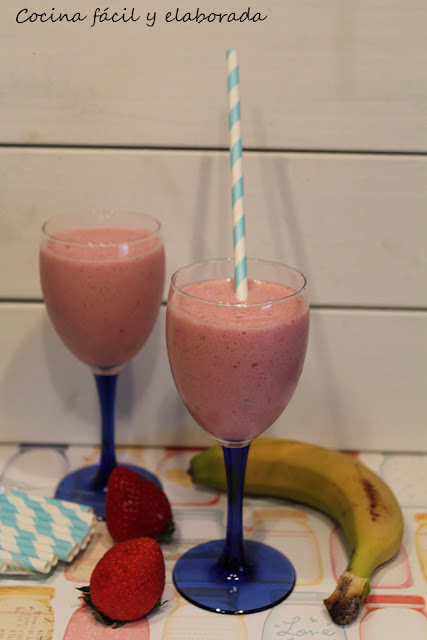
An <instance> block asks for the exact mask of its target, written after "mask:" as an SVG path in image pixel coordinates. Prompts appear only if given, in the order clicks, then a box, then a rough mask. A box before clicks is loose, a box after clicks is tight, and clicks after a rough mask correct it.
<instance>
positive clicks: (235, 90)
mask: <svg viewBox="0 0 427 640" xmlns="http://www.w3.org/2000/svg"><path fill="white" fill-rule="evenodd" d="M227 86H228V126H229V133H230V165H231V204H232V217H233V256H234V289H235V293H236V297H237V299H238V300H240V301H242V302H244V301H245V300H246V298H247V297H248V274H247V266H246V242H245V238H246V230H245V210H244V206H243V195H244V189H243V169H242V134H241V127H240V91H239V87H240V85H239V65H238V60H237V52H236V50H235V49H229V50H228V51H227Z"/></svg>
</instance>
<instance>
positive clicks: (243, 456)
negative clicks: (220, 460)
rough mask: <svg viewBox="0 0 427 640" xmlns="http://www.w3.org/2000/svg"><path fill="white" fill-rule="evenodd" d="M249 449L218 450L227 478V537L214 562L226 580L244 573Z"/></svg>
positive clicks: (245, 570)
mask: <svg viewBox="0 0 427 640" xmlns="http://www.w3.org/2000/svg"><path fill="white" fill-rule="evenodd" d="M249 446H250V445H247V446H245V447H236V448H235V447H225V446H223V447H222V450H223V454H224V462H225V473H226V477H227V533H226V538H225V544H224V549H223V552H222V554H221V557H220V559H219V562H218V566H219V568H220V571H221V572H222V573H224V574H225V575H228V576H231V575H232V576H236V575H242V574H243V573H247V570H248V565H247V562H246V559H245V552H244V548H243V525H242V510H243V485H244V481H245V471H246V462H247V459H248V453H249Z"/></svg>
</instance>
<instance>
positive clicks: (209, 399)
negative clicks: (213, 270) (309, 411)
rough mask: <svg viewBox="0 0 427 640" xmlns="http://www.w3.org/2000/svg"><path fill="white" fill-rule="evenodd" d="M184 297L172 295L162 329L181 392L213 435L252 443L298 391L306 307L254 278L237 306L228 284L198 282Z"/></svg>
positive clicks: (287, 293) (285, 290)
mask: <svg viewBox="0 0 427 640" xmlns="http://www.w3.org/2000/svg"><path fill="white" fill-rule="evenodd" d="M184 292H185V294H187V295H181V294H179V293H176V292H171V294H170V297H169V301H168V313H167V326H166V335H167V343H168V353H169V359H170V363H171V369H172V374H173V377H174V380H175V383H176V385H177V388H178V391H179V393H180V395H181V397H182V399H183V401H184V403H185V405H186V406H187V408H188V410H189V411H190V413H191V414H192V416H193V417H194V418H195V420H196V421H197V422H198V424H199V425H200V426H201V427H203V428H204V429H205V430H206V431H208V432H209V433H211V434H212V435H213V436H215V437H216V438H218V439H219V440H221V441H224V442H240V441H242V442H243V441H247V440H251V439H253V438H254V437H256V436H258V435H259V434H261V433H262V432H263V431H265V430H266V429H267V428H268V427H269V426H271V424H273V422H274V421H275V420H276V419H277V418H278V417H279V416H280V414H281V413H282V411H283V410H284V409H285V407H286V406H287V404H288V403H289V401H290V399H291V397H292V395H293V393H294V390H295V388H296V386H297V383H298V380H299V378H300V375H301V371H302V368H303V363H304V358H305V353H306V348H307V341H308V326H309V312H308V304H307V301H306V299H305V298H304V297H302V296H295V295H294V294H295V292H294V291H292V290H291V289H289V288H287V287H284V286H282V285H280V284H276V283H271V282H264V281H253V280H252V281H249V290H248V298H247V301H246V303H244V304H240V305H236V300H235V296H234V288H233V282H232V281H229V280H209V281H204V282H197V283H194V284H192V285H189V286H188V287H185V289H184ZM197 298H202V299H203V300H205V301H206V302H201V301H200V300H198V299H197ZM215 301H220V302H221V303H222V304H212V303H213V302H215Z"/></svg>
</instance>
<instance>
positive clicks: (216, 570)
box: [173, 540, 295, 614]
mask: <svg viewBox="0 0 427 640" xmlns="http://www.w3.org/2000/svg"><path fill="white" fill-rule="evenodd" d="M223 549H224V540H213V541H211V542H205V543H203V544H199V545H197V546H196V547H193V548H192V549H190V550H189V551H187V552H186V553H185V554H184V555H182V556H181V558H180V559H179V560H178V562H177V563H176V565H175V568H174V572H173V581H174V584H175V587H176V588H177V590H178V591H179V593H180V594H181V595H182V596H183V597H184V598H186V599H187V600H189V601H190V602H191V603H192V604H195V605H196V606H198V607H202V608H203V609H207V610H209V611H215V612H217V613H229V614H244V613H255V612H256V611H263V610H264V609H269V608H270V607H273V606H274V605H275V604H278V603H279V602H281V601H282V600H284V599H285V598H286V597H287V596H288V595H289V594H290V593H291V591H292V589H293V588H294V585H295V569H294V567H293V566H292V564H291V562H290V561H289V560H288V558H286V556H284V555H283V554H282V553H280V551H277V550H276V549H274V548H273V547H269V546H268V545H266V544H263V543H262V542H257V541H255V540H246V541H245V542H244V550H245V556H246V565H247V569H246V570H245V571H238V572H236V573H231V572H227V571H223V570H222V569H221V567H220V566H219V563H218V559H219V558H220V557H221V554H222V552H223Z"/></svg>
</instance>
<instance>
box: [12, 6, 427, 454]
mask: <svg viewBox="0 0 427 640" xmlns="http://www.w3.org/2000/svg"><path fill="white" fill-rule="evenodd" d="M97 4H99V3H96V2H92V1H91V0H87V1H85V2H82V1H76V2H72V1H71V0H66V1H65V2H61V3H57V5H58V8H57V10H55V12H56V13H55V15H54V17H56V16H57V15H58V13H59V12H60V11H62V12H65V11H67V12H68V13H69V15H73V14H75V13H76V12H78V11H79V12H80V13H81V16H83V15H87V18H86V19H85V20H82V21H80V22H78V23H77V22H76V23H70V22H68V23H67V22H65V21H62V22H59V21H58V22H55V23H54V22H52V21H48V22H44V23H42V22H40V21H39V20H36V21H34V22H30V21H27V22H24V23H22V24H20V23H18V22H17V20H16V18H17V15H18V13H19V12H20V11H21V13H19V16H20V18H19V19H21V18H25V17H28V16H30V15H31V14H34V13H42V12H43V11H45V12H47V13H48V14H49V13H51V11H52V7H51V5H50V4H46V3H44V1H43V0H37V1H36V0H31V1H29V2H27V3H23V2H22V1H21V0H8V2H4V3H1V5H0V47H1V50H0V61H1V62H0V441H3V442H21V441H24V442H31V441H35V442H65V443H66V442H70V443H88V444H90V443H97V442H98V441H99V426H98V408H97V403H96V397H95V388H94V385H93V383H92V380H91V375H90V373H89V372H88V371H87V370H86V368H85V367H84V366H83V365H81V364H80V363H78V362H77V361H76V360H75V359H74V358H73V357H72V356H71V355H70V354H69V353H68V352H67V350H66V349H65V347H63V345H62V344H61V343H60V341H59V339H58V338H57V337H56V335H55V333H54V331H53V329H52V328H51V326H50V324H49V322H48V320H47V317H46V313H45V310H44V306H43V303H42V300H41V292H40V286H39V282H38V265H37V253H38V239H39V230H40V226H41V224H42V222H43V221H44V220H45V219H46V218H48V217H50V216H51V215H53V214H54V213H57V212H66V211H75V210H81V209H88V210H89V209H94V208H102V209H105V208H112V209H114V208H122V209H142V210H145V211H147V212H149V213H152V214H153V215H155V216H156V217H158V218H159V219H160V220H161V221H162V223H163V229H164V237H165V244H166V251H167V274H168V277H169V276H170V275H171V273H172V272H173V271H174V270H175V269H176V268H178V267H179V266H181V265H182V264H184V263H188V262H190V261H192V260H194V259H201V258H205V257H206V258H207V257H216V256H220V255H231V252H232V238H231V213H230V211H231V204H230V188H229V169H228V167H229V160H228V152H227V145H228V129H227V99H226V68H225V52H226V50H227V48H229V47H230V46H233V47H236V48H237V50H238V53H239V59H240V78H241V100H242V130H243V143H244V172H245V202H246V213H247V233H248V237H247V245H248V253H249V254H250V255H252V256H259V257H264V258H271V259H275V260H282V261H285V262H288V263H292V264H294V265H295V266H297V267H299V268H301V269H302V270H303V271H305V273H306V275H307V276H308V279H309V282H310V293H311V301H312V305H313V311H312V324H311V335H310V343H309V352H308V356H307V361H306V366H305V370H304V373H303V377H302V380H301V383H300V386H299V388H298V390H297V392H296V394H295V397H294V399H293V401H292V402H291V405H290V406H289V408H288V410H287V411H286V412H285V414H284V415H283V416H282V417H281V418H280V419H279V420H278V421H277V423H276V424H275V425H274V426H273V427H272V428H271V430H270V432H269V433H270V434H271V435H277V436H282V437H295V438H301V439H304V440H309V441H313V442H318V443H320V444H326V445H329V446H338V447H342V448H347V449H354V448H362V449H394V450H427V429H426V422H427V421H426V417H427V295H426V292H427V291H426V279H427V278H426V276H427V257H426V256H427V251H426V244H427V243H426V241H427V207H426V204H427V193H426V178H427V160H426V155H425V152H426V149H427V118H426V95H427V82H426V80H427V73H426V70H427V45H426V39H425V33H426V28H427V5H426V3H425V1H424V0H359V2H353V3H350V2H342V0H269V1H267V0H259V2H258V3H257V4H252V5H250V10H251V15H252V16H253V15H255V14H256V13H257V12H259V13H260V15H262V16H267V17H266V19H265V20H263V21H259V22H249V21H246V22H233V23H228V22H222V23H218V22H217V21H216V22H213V23H207V22H206V21H205V22H202V23H200V24H196V23H195V22H183V21H181V22H177V21H173V22H166V19H165V16H166V13H167V12H168V11H170V12H172V15H175V12H176V9H177V8H179V12H178V15H179V16H180V17H181V18H182V17H183V16H184V15H185V13H188V12H191V14H192V15H193V16H194V15H195V11H196V8H197V5H199V6H200V11H204V12H205V13H206V14H209V13H211V12H216V13H230V12H232V11H234V12H235V13H236V15H237V16H239V15H241V14H242V13H243V12H244V11H247V9H248V2H247V0H244V1H242V0H234V1H233V2H230V0H228V1H227V2H225V1H223V0H215V2H207V1H205V0H204V2H200V3H195V4H194V5H193V4H192V3H187V2H185V3H181V4H175V5H174V4H173V3H171V2H169V1H166V0H157V1H156V2H155V3H150V2H148V1H146V2H142V1H135V2H134V3H133V4H132V3H128V5H129V6H128V5H127V4H126V3H124V4H123V7H124V6H128V8H127V10H126V13H125V17H127V18H129V16H130V11H131V8H132V7H133V8H134V13H133V15H134V17H136V16H140V19H139V20H138V21H134V22H133V21H131V20H129V21H128V22H126V23H125V22H123V21H122V22H119V23H116V24H112V23H106V22H103V23H101V22H97V24H95V26H93V27H92V26H91V23H92V17H93V14H94V11H95V9H96V7H97ZM52 5H55V3H52ZM59 5H60V6H59ZM110 5H111V7H110V10H109V14H110V16H111V15H112V13H113V11H114V10H115V11H117V12H118V13H119V14H120V13H122V12H123V10H124V9H123V7H122V3H110ZM131 5H132V6H131ZM24 8H27V9H28V13H26V14H25V13H22V9H24ZM154 11H156V21H155V24H154V26H152V27H150V26H147V24H146V23H147V13H149V14H150V16H151V19H152V16H153V12H154ZM32 20H35V19H34V18H32ZM166 293H167V287H165V296H166ZM164 316H165V307H164V306H163V308H162V310H161V313H160V317H159V322H158V325H157V327H156V330H155V332H154V333H153V335H152V337H151V338H150V341H149V343H148V344H147V345H146V347H145V348H144V349H143V351H142V352H141V353H140V354H139V355H138V356H137V357H136V358H135V360H134V361H133V362H132V363H131V364H130V365H129V366H128V367H127V368H126V369H125V370H124V371H123V373H122V374H121V376H120V379H119V388H118V407H117V421H118V422H117V440H118V442H119V443H122V444H162V445H168V444H170V445H190V444H192V445H201V444H208V443H210V442H211V440H210V438H209V437H208V436H206V435H205V434H203V432H202V431H201V430H200V429H199V428H198V427H197V426H196V425H195V424H194V423H193V421H192V420H191V419H190V418H189V416H188V414H187V413H186V411H185V409H184V408H183V406H182V404H181V401H180V399H179V397H178V395H177V393H176V391H175V388H174V385H173V382H172V378H171V375H170V372H169V365H168V361H167V354H166V348H165V341H164Z"/></svg>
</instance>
